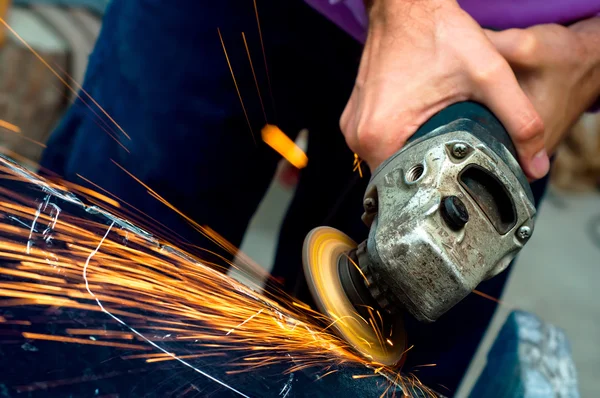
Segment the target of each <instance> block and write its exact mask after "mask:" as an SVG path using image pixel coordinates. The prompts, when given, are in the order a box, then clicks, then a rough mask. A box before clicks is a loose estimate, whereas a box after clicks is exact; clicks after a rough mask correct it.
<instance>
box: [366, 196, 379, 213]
mask: <svg viewBox="0 0 600 398" xmlns="http://www.w3.org/2000/svg"><path fill="white" fill-rule="evenodd" d="M363 206H364V207H365V211H367V212H373V211H375V208H376V207H377V206H376V204H375V199H373V198H366V199H365V201H364V202H363Z"/></svg>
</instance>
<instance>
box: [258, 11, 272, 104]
mask: <svg viewBox="0 0 600 398" xmlns="http://www.w3.org/2000/svg"><path fill="white" fill-rule="evenodd" d="M254 14H255V15H256V26H257V27H258V37H259V39H260V46H261V48H262V55H263V61H264V63H265V72H266V74H267V85H268V86H269V95H270V96H271V105H272V106H273V112H275V113H277V112H276V110H275V98H274V97H273V89H272V87H271V77H270V74H269V66H268V65H267V53H266V52H265V43H264V41H263V35H262V29H261V27H260V18H259V17H258V6H257V5H256V0H254Z"/></svg>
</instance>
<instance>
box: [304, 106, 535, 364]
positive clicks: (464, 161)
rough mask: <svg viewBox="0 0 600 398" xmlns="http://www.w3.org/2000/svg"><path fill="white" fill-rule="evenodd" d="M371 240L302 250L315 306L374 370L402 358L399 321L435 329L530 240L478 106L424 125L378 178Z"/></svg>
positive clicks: (488, 116) (504, 159)
mask: <svg viewBox="0 0 600 398" xmlns="http://www.w3.org/2000/svg"><path fill="white" fill-rule="evenodd" d="M363 204H364V209H365V212H364V214H363V221H364V222H365V223H366V224H367V226H369V228H370V230H369V236H368V238H367V240H365V241H364V242H362V243H360V244H359V245H356V243H354V242H353V241H352V240H351V239H350V238H349V237H347V236H346V235H344V234H343V233H342V232H340V231H337V230H335V229H333V228H329V227H319V228H315V229H314V230H313V231H311V232H310V233H309V234H308V235H307V237H306V239H305V241H304V248H303V264H304V272H305V276H306V278H307V281H308V286H309V288H310V290H311V293H312V295H313V298H314V299H315V302H316V304H317V306H318V307H319V309H320V310H321V312H322V313H323V314H325V315H327V316H328V317H329V318H330V319H331V320H333V321H334V322H332V327H333V328H334V329H335V330H337V332H338V334H340V336H342V337H343V338H344V339H345V340H346V341H347V342H348V343H349V344H350V345H352V346H353V347H354V348H355V349H356V350H357V351H359V352H360V353H362V354H363V355H364V356H365V357H368V358H370V359H371V360H372V361H373V362H376V363H380V364H384V365H396V364H398V363H399V362H400V361H401V358H402V357H403V355H404V352H405V346H406V338H405V335H404V327H403V319H404V318H403V316H402V314H401V311H408V312H409V313H410V314H412V315H413V316H414V317H415V318H417V319H418V320H420V321H425V322H433V321H435V320H436V319H438V318H439V317H440V316H442V315H443V314H444V313H445V312H446V311H448V310H449V309H450V308H452V307H453V306H454V305H456V304H457V303H458V302H459V301H461V300H462V299H463V298H464V297H465V296H467V295H468V294H469V293H471V292H472V291H473V290H474V289H475V288H476V287H477V285H478V284H479V283H480V282H482V281H483V280H485V279H488V278H491V277H493V276H494V275H496V274H498V273H499V272H501V271H503V270H504V269H505V268H506V267H507V266H508V264H509V263H510V261H511V260H512V259H513V258H514V257H515V256H516V255H517V253H518V252H519V250H521V248H522V247H523V245H524V244H525V243H526V242H527V240H528V239H529V238H530V236H531V234H532V232H533V221H534V220H533V217H534V215H535V206H534V201H533V194H532V192H531V188H530V186H529V183H528V182H527V179H526V177H525V175H524V173H523V171H522V170H521V168H520V166H519V164H518V162H517V155H516V151H515V148H514V146H513V144H512V141H511V140H510V137H509V135H508V133H507V132H506V130H505V129H504V127H503V126H502V124H501V123H500V122H499V121H498V120H497V119H496V117H495V116H494V115H493V114H492V113H491V112H490V111H489V110H488V109H487V108H485V107H484V106H482V105H479V104H477V103H474V102H463V103H458V104H455V105H452V106H450V107H448V108H446V109H444V110H443V111H441V112H440V113H438V114H437V115H435V116H434V117H433V118H431V119H430V120H429V121H427V122H426V123H425V124H424V125H423V126H422V127H421V128H420V129H419V130H418V131H417V132H416V134H415V135H413V137H411V139H410V140H409V141H408V142H407V144H406V145H405V146H404V147H403V148H402V149H401V150H400V151H398V152H397V153H396V154H395V155H393V156H392V157H391V158H390V159H388V160H387V161H386V162H385V163H383V164H382V165H381V166H380V167H379V168H378V169H377V170H375V172H374V173H373V175H372V177H371V180H370V182H369V185H368V187H367V190H366V192H365V196H364V202H363Z"/></svg>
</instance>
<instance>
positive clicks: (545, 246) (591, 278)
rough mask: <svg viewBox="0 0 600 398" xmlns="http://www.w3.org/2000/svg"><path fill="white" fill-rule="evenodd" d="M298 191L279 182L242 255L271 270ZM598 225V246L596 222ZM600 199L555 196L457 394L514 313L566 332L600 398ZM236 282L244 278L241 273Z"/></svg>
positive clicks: (587, 389)
mask: <svg viewBox="0 0 600 398" xmlns="http://www.w3.org/2000/svg"><path fill="white" fill-rule="evenodd" d="M292 195H293V190H291V189H286V188H284V187H282V186H281V185H280V184H279V183H278V182H277V181H274V182H273V183H272V184H271V187H270V189H269V192H268V193H267V196H266V197H265V199H264V201H263V203H262V204H261V206H260V208H259V209H258V211H257V213H256V214H255V216H254V218H253V220H252V222H251V225H250V227H249V230H248V232H247V234H246V236H245V238H244V241H243V243H242V246H241V250H242V251H243V252H244V253H246V254H247V255H249V256H250V257H251V258H253V259H254V260H255V261H256V262H257V263H258V264H261V265H263V266H264V267H265V269H266V270H269V269H270V268H271V266H272V263H273V254H274V250H275V242H276V237H277V235H278V232H279V227H280V223H281V219H282V217H283V215H284V213H285V211H286V209H287V206H288V204H289V201H290V199H291V197H292ZM593 222H595V226H594V228H595V232H594V233H595V235H596V238H595V241H594V239H593V237H592V236H593V234H594V233H593V232H592V223H593ZM599 240H600V194H585V195H577V196H575V195H567V194H561V193H555V192H551V193H549V195H548V197H547V199H546V201H545V202H544V204H543V205H542V206H541V209H540V212H539V218H538V221H537V224H536V230H535V233H534V236H533V238H532V239H531V241H530V242H529V243H528V245H527V247H526V248H525V249H524V250H523V252H522V254H521V256H520V258H519V262H518V263H517V266H516V267H515V269H514V271H513V273H512V275H511V277H510V280H509V282H508V286H507V288H506V291H505V294H504V296H503V298H502V301H503V303H504V304H503V306H502V307H501V308H500V310H499V311H498V313H497V314H496V316H495V318H494V320H493V322H492V325H491V327H490V330H489V331H488V334H487V335H486V337H485V339H484V341H483V343H482V345H481V347H480V348H479V351H478V353H477V355H476V357H475V358H474V360H473V363H472V364H471V367H470V369H469V373H468V374H467V377H466V378H465V380H464V381H463V385H462V386H461V388H460V389H459V391H458V392H457V394H456V396H458V397H466V396H467V395H468V392H469V391H470V389H471V387H472V386H473V384H474V382H475V380H476V379H477V377H478V376H479V373H480V372H481V369H482V368H483V366H484V365H485V362H486V354H487V351H488V350H489V347H490V346H491V344H492V342H493V341H494V339H495V336H496V334H497V332H498V330H499V329H500V327H501V326H502V324H503V323H504V320H505V318H506V316H507V315H508V313H509V312H510V310H511V309H513V308H519V309H523V310H526V311H530V312H533V313H535V314H536V315H538V316H539V317H540V318H542V319H543V320H545V321H546V322H549V323H552V324H554V325H556V326H559V327H561V328H563V329H564V330H565V331H566V333H567V335H568V337H569V339H570V341H571V345H572V350H573V357H574V359H575V362H576V365H577V370H578V375H579V386H580V392H581V396H582V397H600V377H599V376H600V345H599V344H598V338H599V337H600V303H599V299H598V297H597V296H596V291H597V290H598V286H597V285H596V283H597V282H598V281H600V241H599ZM236 277H237V278H239V279H241V280H243V277H241V276H240V275H237V276H236Z"/></svg>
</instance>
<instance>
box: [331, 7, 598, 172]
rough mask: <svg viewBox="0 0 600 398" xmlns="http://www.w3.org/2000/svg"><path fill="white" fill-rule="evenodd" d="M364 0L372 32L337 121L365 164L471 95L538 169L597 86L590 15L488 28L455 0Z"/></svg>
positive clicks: (531, 168) (373, 163) (528, 168)
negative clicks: (581, 19) (569, 21)
mask: <svg viewBox="0 0 600 398" xmlns="http://www.w3.org/2000/svg"><path fill="white" fill-rule="evenodd" d="M368 5H369V6H370V7H369V33H368V37H367V40H366V43H365V47H364V51H363V56H362V59H361V64H360V68H359V71H358V75H357V78H356V82H355V86H354V90H353V92H352V94H351V96H350V99H349V101H348V104H347V106H346V108H345V110H344V112H343V114H342V117H341V119H340V126H341V129H342V132H343V133H344V136H345V138H346V142H347V144H348V146H349V147H350V149H352V150H353V151H354V152H356V153H357V154H358V155H359V156H360V157H361V158H362V159H364V160H365V161H366V162H367V164H368V165H369V167H370V168H371V170H374V169H375V168H376V167H377V166H379V165H380V164H381V163H382V162H383V161H384V160H386V159H387V158H388V157H389V156H391V155H392V154H394V153H395V152H396V151H398V150H399V149H400V148H401V147H402V146H403V145H404V143H405V142H406V140H407V139H408V138H409V137H410V136H411V135H412V134H413V133H414V132H415V131H416V130H417V129H418V128H419V127H420V126H421V125H422V124H423V123H424V122H425V121H426V120H427V119H429V118H430V117H431V116H433V115H434V114H435V113H437V112H438V111H440V110H442V109H443V108H445V107H447V106H448V105H451V104H452V103H456V102H460V101H464V100H474V101H477V102H480V103H482V104H485V105H486V106H487V107H488V108H490V110H491V111H492V112H493V113H494V114H495V115H496V116H497V117H498V118H499V119H500V120H501V121H502V123H503V124H504V126H505V127H506V128H507V130H508V132H509V134H510V135H511V138H512V140H513V142H514V143H515V146H516V148H517V152H518V155H519V161H520V163H521V166H522V167H523V170H524V172H525V174H526V175H527V176H528V177H529V178H530V179H531V180H535V179H538V178H541V177H543V176H544V175H546V174H547V172H548V169H549V160H548V151H547V149H548V150H553V149H554V148H555V147H556V145H557V143H558V142H559V141H560V139H561V138H562V137H563V136H564V134H565V132H566V131H567V130H568V128H569V127H571V125H572V124H573V123H574V122H575V121H576V120H577V118H578V117H579V116H580V115H581V114H582V113H583V112H584V111H585V110H586V109H587V107H588V106H589V105H590V104H591V103H592V102H593V101H594V99H595V98H597V97H598V94H599V93H600V83H599V82H598V80H599V79H600V72H598V68H599V66H598V65H600V62H598V60H599V59H600V54H598V48H600V46H598V44H600V43H599V41H598V38H599V37H600V28H599V27H598V21H597V20H596V19H594V20H589V21H585V23H580V24H577V25H574V26H573V27H570V28H563V27H560V26H557V25H543V26H536V27H533V28H530V29H526V30H517V29H512V30H508V31H504V32H486V31H484V30H483V29H482V28H481V27H480V26H479V25H478V24H477V23H476V22H475V21H474V20H473V19H472V18H471V17H470V16H469V15H468V14H466V13H465V12H464V11H463V10H462V9H461V8H460V7H459V6H458V4H457V3H456V1H455V0H405V1H397V0H374V1H373V3H372V4H368ZM523 38H525V39H526V40H522V39H523ZM566 76H569V77H568V78H566ZM590 79H591V80H594V84H588V83H589V82H590ZM545 125H546V129H545V128H544V126H545Z"/></svg>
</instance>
